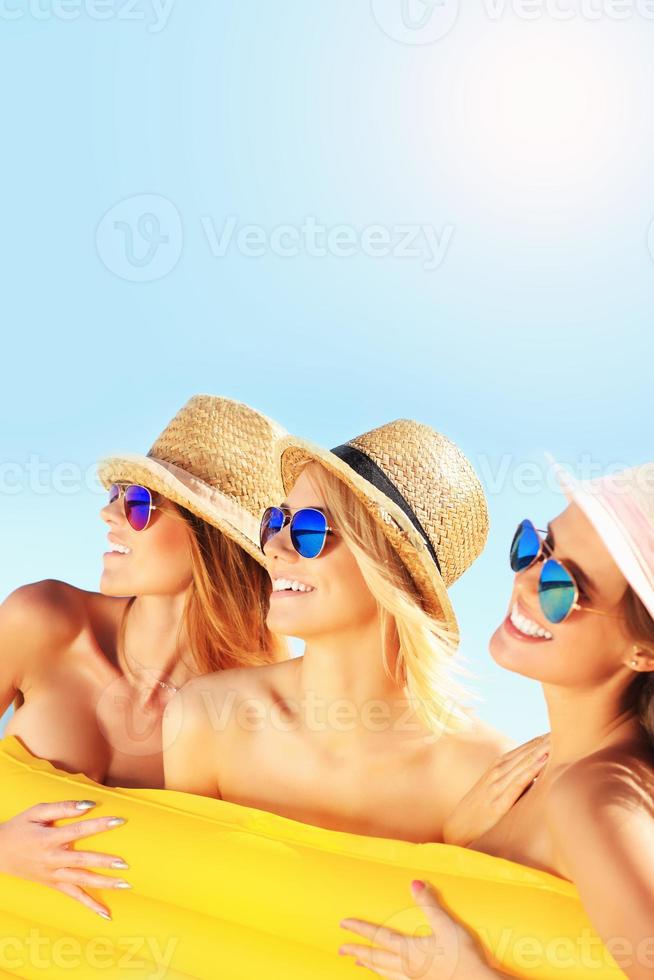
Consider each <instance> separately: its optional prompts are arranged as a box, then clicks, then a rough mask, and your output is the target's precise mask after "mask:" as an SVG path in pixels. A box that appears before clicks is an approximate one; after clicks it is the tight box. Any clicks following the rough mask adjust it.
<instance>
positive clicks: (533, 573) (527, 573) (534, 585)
mask: <svg viewBox="0 0 654 980" xmlns="http://www.w3.org/2000/svg"><path fill="white" fill-rule="evenodd" d="M542 568H543V563H542V561H535V562H534V564H533V565H530V566H529V568H525V569H524V571H522V572H516V575H515V587H516V590H517V591H520V590H522V591H524V592H526V593H528V594H530V595H534V596H535V595H536V593H537V592H538V583H539V581H540V574H541V571H542Z"/></svg>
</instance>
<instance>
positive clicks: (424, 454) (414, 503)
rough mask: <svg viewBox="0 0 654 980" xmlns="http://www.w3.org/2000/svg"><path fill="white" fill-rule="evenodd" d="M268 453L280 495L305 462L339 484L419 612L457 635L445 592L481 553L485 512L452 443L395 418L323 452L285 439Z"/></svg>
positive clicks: (477, 487)
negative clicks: (377, 534) (398, 566)
mask: <svg viewBox="0 0 654 980" xmlns="http://www.w3.org/2000/svg"><path fill="white" fill-rule="evenodd" d="M276 453H277V457H278V460H279V466H280V470H281V476H282V482H283V484H284V489H285V491H286V492H288V491H289V490H290V489H291V487H292V486H293V485H294V483H295V481H296V480H297V477H298V476H299V472H300V470H301V468H302V467H303V466H304V464H305V463H307V462H312V461H314V462H318V463H320V464H321V465H322V466H324V467H325V468H326V469H327V470H329V471H330V472H331V473H333V474H335V475H336V476H337V477H338V478H339V479H340V480H342V481H343V483H345V484H346V485H347V486H348V487H349V488H350V489H351V490H352V492H353V493H354V494H355V495H356V496H357V497H358V498H359V500H360V501H361V502H362V503H363V505H364V506H365V507H366V508H367V510H368V511H369V512H370V514H371V515H372V517H373V518H374V519H375V520H376V521H377V522H378V524H379V526H380V527H381V529H382V530H383V532H384V534H385V535H386V536H387V538H388V539H389V541H390V543H391V545H392V546H393V548H394V549H395V550H396V552H397V553H398V555H399V557H400V558H401V560H402V562H403V563H404V565H405V566H406V568H407V569H408V571H409V573H410V575H411V577H412V579H413V581H414V583H415V585H416V588H417V590H418V593H419V595H420V596H421V598H422V601H423V605H424V608H425V609H426V610H427V611H428V612H429V613H431V614H432V615H434V616H436V617H438V618H439V619H441V620H442V621H443V622H444V623H445V625H446V626H447V627H448V628H449V629H450V630H452V631H453V632H458V625H457V621H456V617H455V615H454V610H453V608H452V604H451V602H450V599H449V597H448V594H447V589H448V588H449V587H450V586H451V585H452V584H453V583H454V582H456V580H457V579H458V578H459V577H460V576H461V575H463V573H464V572H465V571H466V569H467V568H469V567H470V565H472V563H473V562H474V560H475V559H476V558H477V557H478V556H479V555H480V554H481V552H482V550H483V548H484V545H485V543H486V538H487V536H488V508H487V506H486V498H485V496H484V491H483V489H482V486H481V483H480V482H479V480H478V478H477V476H476V474H475V472H474V470H473V468H472V466H471V464H470V463H469V461H468V460H467V459H466V457H465V456H464V455H463V453H462V452H461V450H460V449H458V447H457V446H455V445H454V443H453V442H450V440H449V439H447V438H446V437H445V436H443V435H441V434H440V433H439V432H436V431H435V430H434V429H432V428H430V427H429V426H427V425H422V424H421V423H420V422H413V421H411V420H410V419H398V420H397V421H395V422H390V423H388V424H387V425H382V426H381V427H380V428H378V429H373V430H372V431H371V432H366V433H365V434H364V435H362V436H357V437H356V438H354V439H350V441H349V442H346V443H344V444H343V445H342V446H337V447H336V448H335V449H332V450H331V452H330V451H328V450H326V449H322V448H321V447H319V446H315V445H312V444H311V443H308V442H305V441H303V440H301V439H296V438H295V437H294V436H287V437H285V438H283V439H281V440H280V441H279V442H278V443H277V446H276Z"/></svg>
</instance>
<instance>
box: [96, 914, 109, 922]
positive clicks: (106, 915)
mask: <svg viewBox="0 0 654 980" xmlns="http://www.w3.org/2000/svg"><path fill="white" fill-rule="evenodd" d="M98 915H101V916H102V918H103V919H108V921H109V922H111V916H110V915H109V913H108V912H98Z"/></svg>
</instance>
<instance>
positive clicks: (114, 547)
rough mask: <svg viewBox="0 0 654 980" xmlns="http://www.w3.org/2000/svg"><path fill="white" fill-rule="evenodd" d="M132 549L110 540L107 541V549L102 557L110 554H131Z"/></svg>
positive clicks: (115, 555)
mask: <svg viewBox="0 0 654 980" xmlns="http://www.w3.org/2000/svg"><path fill="white" fill-rule="evenodd" d="M131 553H132V549H131V548H127V547H125V545H124V544H114V543H113V542H112V541H110V542H109V551H105V553H104V557H105V558H107V557H109V556H110V555H111V556H113V557H117V556H125V555H131Z"/></svg>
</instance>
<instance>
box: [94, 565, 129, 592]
mask: <svg viewBox="0 0 654 980" xmlns="http://www.w3.org/2000/svg"><path fill="white" fill-rule="evenodd" d="M99 591H100V594H101V595H106V596H111V597H113V598H119V597H123V596H128V595H134V593H133V592H130V590H129V585H128V583H127V582H124V581H122V582H121V580H120V577H119V576H118V575H112V574H111V573H108V572H106V571H105V572H103V573H102V575H101V577H100V585H99Z"/></svg>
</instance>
